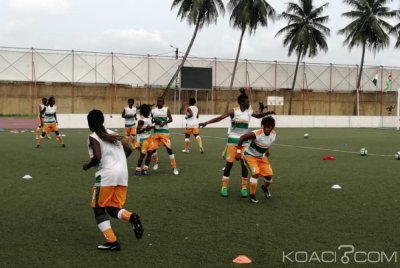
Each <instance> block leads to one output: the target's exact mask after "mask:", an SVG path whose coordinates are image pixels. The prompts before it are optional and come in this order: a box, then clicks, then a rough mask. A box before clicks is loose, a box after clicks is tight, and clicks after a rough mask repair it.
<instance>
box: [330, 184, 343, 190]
mask: <svg viewBox="0 0 400 268" xmlns="http://www.w3.org/2000/svg"><path fill="white" fill-rule="evenodd" d="M331 188H332V189H337V190H338V189H342V187H341V186H340V185H339V184H335V185H333V186H332V187H331Z"/></svg>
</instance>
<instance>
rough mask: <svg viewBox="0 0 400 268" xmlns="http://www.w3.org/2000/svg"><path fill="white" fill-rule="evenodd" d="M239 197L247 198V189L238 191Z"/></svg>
mask: <svg viewBox="0 0 400 268" xmlns="http://www.w3.org/2000/svg"><path fill="white" fill-rule="evenodd" d="M240 196H241V197H242V198H246V197H248V196H249V193H248V192H247V188H243V189H242V190H241V191H240Z"/></svg>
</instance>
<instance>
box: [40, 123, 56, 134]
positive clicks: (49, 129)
mask: <svg viewBox="0 0 400 268" xmlns="http://www.w3.org/2000/svg"><path fill="white" fill-rule="evenodd" d="M55 131H58V127H57V124H56V123H53V124H44V127H43V132H46V133H50V132H55Z"/></svg>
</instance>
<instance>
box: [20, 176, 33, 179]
mask: <svg viewBox="0 0 400 268" xmlns="http://www.w3.org/2000/svg"><path fill="white" fill-rule="evenodd" d="M22 178H23V179H24V180H30V179H32V176H31V175H25V176H23V177H22Z"/></svg>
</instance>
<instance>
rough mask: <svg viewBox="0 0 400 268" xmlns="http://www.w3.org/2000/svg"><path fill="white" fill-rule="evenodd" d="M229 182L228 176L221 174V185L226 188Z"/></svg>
mask: <svg viewBox="0 0 400 268" xmlns="http://www.w3.org/2000/svg"><path fill="white" fill-rule="evenodd" d="M228 184H229V177H226V176H222V187H224V188H227V187H228Z"/></svg>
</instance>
